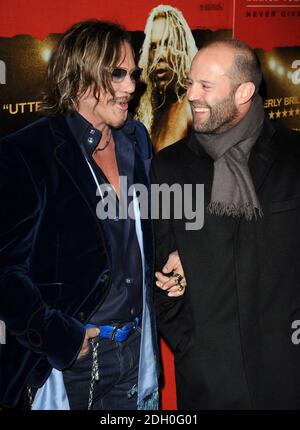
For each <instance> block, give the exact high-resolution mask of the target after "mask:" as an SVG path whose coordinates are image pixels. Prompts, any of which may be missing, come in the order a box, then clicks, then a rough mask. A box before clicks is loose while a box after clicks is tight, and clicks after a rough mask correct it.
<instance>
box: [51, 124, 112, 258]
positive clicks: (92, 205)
mask: <svg viewBox="0 0 300 430" xmlns="http://www.w3.org/2000/svg"><path fill="white" fill-rule="evenodd" d="M50 128H51V130H52V133H53V134H54V136H55V148H54V156H55V158H56V160H57V162H58V164H59V165H60V166H61V167H62V168H63V170H64V171H65V173H66V174H67V175H68V176H69V178H70V179H71V181H72V182H73V184H74V186H75V188H76V189H77V190H78V192H79V194H80V196H81V198H82V199H83V201H84V202H85V203H86V205H87V208H88V209H89V211H90V213H91V216H92V218H93V219H94V221H95V222H96V223H97V225H98V228H99V234H100V238H101V240H102V244H103V245H104V246H106V244H109V243H110V238H109V229H108V226H107V221H106V220H101V221H100V220H99V219H98V218H97V215H96V207H97V204H98V203H99V201H100V200H99V199H100V196H97V195H96V191H97V186H96V183H95V181H94V179H93V176H92V173H91V171H90V169H89V166H88V164H87V162H86V160H85V158H84V156H83V154H82V152H81V150H80V148H79V145H78V144H77V142H76V141H75V139H74V137H73V135H72V133H71V131H70V130H69V127H68V125H67V123H66V120H65V119H64V117H63V115H60V116H57V117H53V118H50ZM107 251H108V254H109V255H110V256H111V250H110V249H107Z"/></svg>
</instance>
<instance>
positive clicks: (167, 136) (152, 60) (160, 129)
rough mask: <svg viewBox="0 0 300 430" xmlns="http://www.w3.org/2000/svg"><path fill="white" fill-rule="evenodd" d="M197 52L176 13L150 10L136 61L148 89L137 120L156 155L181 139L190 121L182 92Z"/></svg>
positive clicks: (163, 7) (168, 9)
mask: <svg viewBox="0 0 300 430" xmlns="http://www.w3.org/2000/svg"><path fill="white" fill-rule="evenodd" d="M196 52H197V47H196V44H195V40H194V37H193V35H192V32H191V30H190V28H189V26H188V24H187V22H186V20H185V18H184V17H183V15H182V13H181V12H180V11H179V10H178V9H176V8H174V7H172V6H166V5H160V6H157V7H155V8H154V9H152V11H151V12H150V15H149V17H148V20H147V23H146V27H145V39H144V43H143V46H142V50H141V55H140V59H139V67H141V68H142V70H143V71H142V75H141V80H142V81H143V82H144V83H145V84H146V86H147V87H146V91H145V93H144V94H143V95H142V97H141V100H140V103H139V106H138V109H137V113H136V118H137V119H139V120H140V121H141V122H143V124H144V125H145V126H146V127H147V129H148V131H149V133H150V136H151V139H152V141H153V145H154V148H155V150H156V151H158V150H160V149H161V148H163V147H164V146H167V145H170V144H171V143H174V142H175V141H177V140H179V139H181V138H182V137H184V136H185V134H186V132H187V128H188V125H189V124H190V123H191V121H192V116H191V112H190V108H189V104H188V102H187V100H186V97H185V92H186V88H187V85H186V78H187V76H188V72H189V69H190V65H191V62H192V59H193V57H194V55H195V54H196Z"/></svg>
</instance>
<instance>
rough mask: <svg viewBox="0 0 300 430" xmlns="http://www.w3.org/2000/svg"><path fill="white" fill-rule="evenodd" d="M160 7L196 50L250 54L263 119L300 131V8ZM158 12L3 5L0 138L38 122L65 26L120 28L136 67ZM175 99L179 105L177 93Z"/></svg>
mask: <svg viewBox="0 0 300 430" xmlns="http://www.w3.org/2000/svg"><path fill="white" fill-rule="evenodd" d="M162 3H166V4H167V5H168V6H171V7H176V8H178V9H179V11H181V13H182V15H183V17H184V18H185V20H186V22H187V24H188V26H189V29H190V30H191V33H192V36H193V39H194V42H195V45H196V48H200V47H201V46H202V44H203V43H204V42H205V41H206V40H208V39H223V38H232V37H234V38H240V39H242V40H244V41H245V42H247V43H248V44H250V45H251V46H252V47H253V48H255V49H256V50H257V54H258V56H259V58H260V60H261V63H262V68H263V74H264V84H263V86H262V95H263V97H264V103H265V104H264V106H265V111H266V113H267V114H268V116H269V118H270V119H271V120H272V121H276V122H279V123H281V124H282V125H285V126H287V127H290V128H293V129H299V128H300V91H299V89H300V0H259V1H258V0H223V1H217V0H215V1H209V0H203V1H201V0H169V1H167V0H166V2H162ZM159 4H161V2H159V1H158V0H147V1H146V0H119V1H118V2H117V3H116V2H110V3H109V2H107V1H105V0H77V1H76V2H74V1H72V0H44V1H43V2H41V1H40V0H6V1H2V2H1V3H0V16H1V28H0V137H1V136H5V135H6V134H8V133H11V132H13V131H15V130H17V129H19V128H21V127H23V126H25V125H26V124H28V123H30V122H32V121H34V120H35V119H37V118H38V116H39V112H38V111H39V107H40V101H41V91H42V88H43V82H44V75H45V71H46V67H47V62H48V60H49V58H50V55H51V52H52V50H53V48H54V46H55V44H56V43H57V41H58V39H59V36H60V34H61V33H62V32H64V31H65V30H66V29H67V28H68V26H70V25H71V24H72V23H74V22H76V21H79V20H84V19H93V18H97V19H105V20H111V21H116V22H120V23H121V24H124V25H125V26H126V27H127V28H128V29H129V30H130V31H131V32H132V40H133V45H134V49H135V53H136V58H137V61H139V59H140V57H141V49H142V46H143V42H144V39H145V34H144V29H145V26H146V22H147V18H148V16H149V14H150V12H151V11H152V9H153V8H155V7H157V6H158V5H159ZM167 43H169V42H167ZM180 61H181V58H178V62H180ZM158 74H161V75H162V74H163V72H162V71H159V72H158ZM144 87H145V85H144ZM144 90H145V88H144ZM136 93H137V95H136V97H135V98H134V100H133V101H132V104H131V111H132V113H135V112H136V110H137V108H138V106H139V103H140V99H141V96H142V94H143V88H142V87H140V88H138V89H137V91H136ZM180 96H181V97H182V98H184V95H183V94H181V93H180ZM169 106H170V105H167V107H169ZM166 110H167V109H165V111H162V114H161V115H160V116H159V115H158V116H157V117H156V118H155V121H154V122H155V124H154V126H157V128H159V129H161V128H164V129H165V130H168V129H170V128H171V125H170V124H169V122H168V121H169V118H168V117H167V116H164V115H165V113H166ZM168 139H169V140H168ZM162 142H163V143H162V145H165V144H170V143H172V138H166V140H165V141H164V140H163V139H162ZM157 149H159V148H157ZM162 363H163V368H164V380H165V385H164V389H163V391H162V408H163V409H174V408H176V394H175V381H174V371H173V356H172V354H171V352H170V351H169V350H168V348H167V346H166V345H165V344H164V343H162Z"/></svg>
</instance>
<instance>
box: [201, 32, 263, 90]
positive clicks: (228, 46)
mask: <svg viewBox="0 0 300 430" xmlns="http://www.w3.org/2000/svg"><path fill="white" fill-rule="evenodd" d="M204 50H208V51H211V52H213V53H214V55H216V56H217V57H218V58H219V59H220V60H222V58H223V60H224V65H225V64H226V66H227V67H228V68H227V72H226V73H227V75H228V77H229V78H230V79H231V81H232V86H233V87H237V86H238V85H240V84H241V83H243V82H253V84H254V85H255V93H257V92H258V90H259V87H260V84H261V81H262V73H261V68H260V63H259V60H258V58H257V56H256V54H255V52H254V50H253V49H252V48H251V47H250V46H249V45H247V44H246V43H244V42H243V41H241V40H237V39H232V40H223V41H216V42H210V43H207V44H206V45H204V46H203V48H202V49H201V50H200V51H199V52H198V53H200V52H201V51H204ZM224 57H227V60H228V62H226V60H225V58H224ZM229 62H230V64H229Z"/></svg>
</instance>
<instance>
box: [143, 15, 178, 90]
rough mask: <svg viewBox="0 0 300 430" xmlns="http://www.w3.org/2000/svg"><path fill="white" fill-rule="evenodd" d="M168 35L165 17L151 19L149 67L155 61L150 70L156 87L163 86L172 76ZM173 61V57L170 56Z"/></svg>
mask: <svg viewBox="0 0 300 430" xmlns="http://www.w3.org/2000/svg"><path fill="white" fill-rule="evenodd" d="M169 45H170V41H169V35H168V34H166V20H165V18H157V19H155V20H154V21H153V26H152V32H151V42H150V52H149V68H150V67H151V65H152V64H153V62H154V63H155V66H154V70H153V71H152V72H151V79H152V81H154V82H155V83H156V86H157V87H164V86H166V85H167V84H168V83H170V82H171V81H172V79H173V78H174V72H173V71H172V69H171V67H170V63H171V55H172V53H171V48H170V46H169ZM172 60H173V61H174V60H175V58H172Z"/></svg>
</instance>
